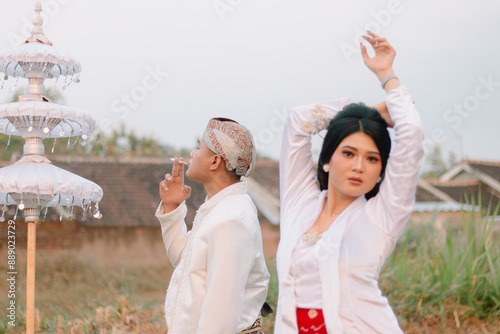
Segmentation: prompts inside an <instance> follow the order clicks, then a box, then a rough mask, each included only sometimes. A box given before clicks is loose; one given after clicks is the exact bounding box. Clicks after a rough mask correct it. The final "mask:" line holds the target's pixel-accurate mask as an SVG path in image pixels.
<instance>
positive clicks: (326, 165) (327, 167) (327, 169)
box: [323, 164, 330, 173]
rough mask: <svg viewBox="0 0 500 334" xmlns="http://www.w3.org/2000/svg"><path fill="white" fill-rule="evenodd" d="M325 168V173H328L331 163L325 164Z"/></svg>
mask: <svg viewBox="0 0 500 334" xmlns="http://www.w3.org/2000/svg"><path fill="white" fill-rule="evenodd" d="M323 170H324V171H325V173H328V171H329V170H330V165H328V164H325V165H323Z"/></svg>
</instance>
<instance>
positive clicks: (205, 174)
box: [186, 140, 217, 183]
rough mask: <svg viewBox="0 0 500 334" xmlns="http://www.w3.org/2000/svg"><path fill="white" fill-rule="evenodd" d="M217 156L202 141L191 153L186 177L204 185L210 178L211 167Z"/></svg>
mask: <svg viewBox="0 0 500 334" xmlns="http://www.w3.org/2000/svg"><path fill="white" fill-rule="evenodd" d="M216 155H217V154H215V153H214V152H212V151H211V150H210V149H209V148H208V147H207V146H206V145H205V143H204V142H203V140H200V141H199V142H198V146H197V147H196V148H195V149H194V150H192V151H191V160H190V161H189V165H188V169H187V170H186V177H188V178H189V179H191V180H193V181H196V182H201V183H203V182H204V181H205V180H207V178H209V177H210V166H211V165H212V163H213V161H214V156H216Z"/></svg>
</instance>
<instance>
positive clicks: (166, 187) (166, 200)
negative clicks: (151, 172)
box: [160, 158, 191, 213]
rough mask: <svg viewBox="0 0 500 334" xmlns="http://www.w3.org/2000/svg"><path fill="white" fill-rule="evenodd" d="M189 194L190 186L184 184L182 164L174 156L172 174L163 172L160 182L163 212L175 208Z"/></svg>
mask: <svg viewBox="0 0 500 334" xmlns="http://www.w3.org/2000/svg"><path fill="white" fill-rule="evenodd" d="M181 161H182V158H181ZM189 196H191V187H190V186H187V185H185V184H184V165H183V164H181V163H179V159H177V158H176V159H175V161H174V166H173V167H172V175H170V174H165V180H163V181H161V182H160V197H161V200H162V203H163V212H164V213H167V212H170V211H173V210H175V209H176V208H177V207H178V206H179V204H180V203H182V202H183V201H185V200H186V199H188V198H189Z"/></svg>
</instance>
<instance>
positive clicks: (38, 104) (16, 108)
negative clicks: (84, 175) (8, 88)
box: [0, 101, 95, 139]
mask: <svg viewBox="0 0 500 334" xmlns="http://www.w3.org/2000/svg"><path fill="white" fill-rule="evenodd" d="M94 126H95V120H94V118H93V117H92V116H90V115H89V114H87V113H86V112H85V111H83V110H80V109H77V108H73V107H68V106H64V105H60V104H56V103H51V102H45V101H21V102H12V103H5V104H1V105H0V133H4V134H6V135H17V136H19V135H20V136H22V137H23V138H32V137H38V138H63V137H73V136H82V135H83V136H85V135H86V134H88V133H89V132H90V131H92V129H93V128H94ZM84 139H85V138H84Z"/></svg>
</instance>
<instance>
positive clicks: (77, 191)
mask: <svg viewBox="0 0 500 334" xmlns="http://www.w3.org/2000/svg"><path fill="white" fill-rule="evenodd" d="M102 196H103V191H102V188H101V187H100V186H99V185H97V184H96V183H94V182H92V181H89V180H87V179H85V178H83V177H81V176H78V175H76V174H73V173H71V172H68V171H66V170H64V169H62V168H59V167H56V166H54V165H52V163H51V162H50V161H49V160H48V159H47V158H45V157H44V156H41V155H26V156H23V157H22V158H21V159H20V160H19V161H17V162H16V163H15V164H13V165H11V166H7V167H4V168H0V204H4V205H17V206H18V209H21V210H26V209H36V210H38V211H39V210H40V209H41V208H42V207H55V206H68V207H70V206H80V207H83V208H84V210H86V211H91V209H92V208H91V205H92V203H94V204H95V205H96V210H97V212H96V214H97V216H99V215H100V213H99V212H98V205H99V202H100V201H101V199H102Z"/></svg>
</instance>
